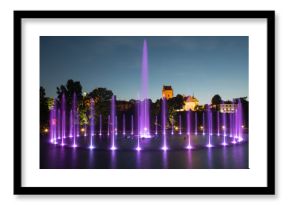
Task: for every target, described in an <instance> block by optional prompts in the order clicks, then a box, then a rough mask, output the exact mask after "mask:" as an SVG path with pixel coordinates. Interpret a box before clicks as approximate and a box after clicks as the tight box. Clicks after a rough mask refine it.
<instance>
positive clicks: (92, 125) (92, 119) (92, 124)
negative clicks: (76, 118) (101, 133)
mask: <svg viewBox="0 0 290 205" xmlns="http://www.w3.org/2000/svg"><path fill="white" fill-rule="evenodd" d="M94 107H95V102H94V100H93V99H92V98H91V100H90V128H91V130H90V135H91V140H90V146H89V148H90V149H93V148H95V147H94V144H93V138H94V134H95V109H94Z"/></svg>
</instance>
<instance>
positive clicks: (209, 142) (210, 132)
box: [207, 107, 213, 147]
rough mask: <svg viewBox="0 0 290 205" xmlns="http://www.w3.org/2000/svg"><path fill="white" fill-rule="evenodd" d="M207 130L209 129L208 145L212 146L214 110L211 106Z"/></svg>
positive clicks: (208, 110)
mask: <svg viewBox="0 0 290 205" xmlns="http://www.w3.org/2000/svg"><path fill="white" fill-rule="evenodd" d="M207 131H208V144H207V147H212V146H213V145H212V139H211V138H212V112H211V109H210V107H208V108H207Z"/></svg>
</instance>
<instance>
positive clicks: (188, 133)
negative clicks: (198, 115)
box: [186, 110, 192, 149]
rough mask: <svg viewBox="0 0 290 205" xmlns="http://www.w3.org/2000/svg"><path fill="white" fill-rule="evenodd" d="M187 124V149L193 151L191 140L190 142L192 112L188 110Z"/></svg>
mask: <svg viewBox="0 0 290 205" xmlns="http://www.w3.org/2000/svg"><path fill="white" fill-rule="evenodd" d="M186 123H187V126H186V127H187V139H188V143H187V147H186V148H187V149H192V146H191V142H190V141H191V140H190V134H191V126H190V125H191V111H190V110H188V111H187V113H186Z"/></svg>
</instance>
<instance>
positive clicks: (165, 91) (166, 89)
mask: <svg viewBox="0 0 290 205" xmlns="http://www.w3.org/2000/svg"><path fill="white" fill-rule="evenodd" d="M162 97H163V98H166V100H168V99H170V98H172V97H173V89H172V87H171V86H170V85H169V86H166V85H163V88H162Z"/></svg>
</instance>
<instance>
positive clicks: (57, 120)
mask: <svg viewBox="0 0 290 205" xmlns="http://www.w3.org/2000/svg"><path fill="white" fill-rule="evenodd" d="M60 122H61V120H60V109H59V108H58V109H57V118H56V123H57V139H61V134H60V128H61V127H60Z"/></svg>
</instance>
